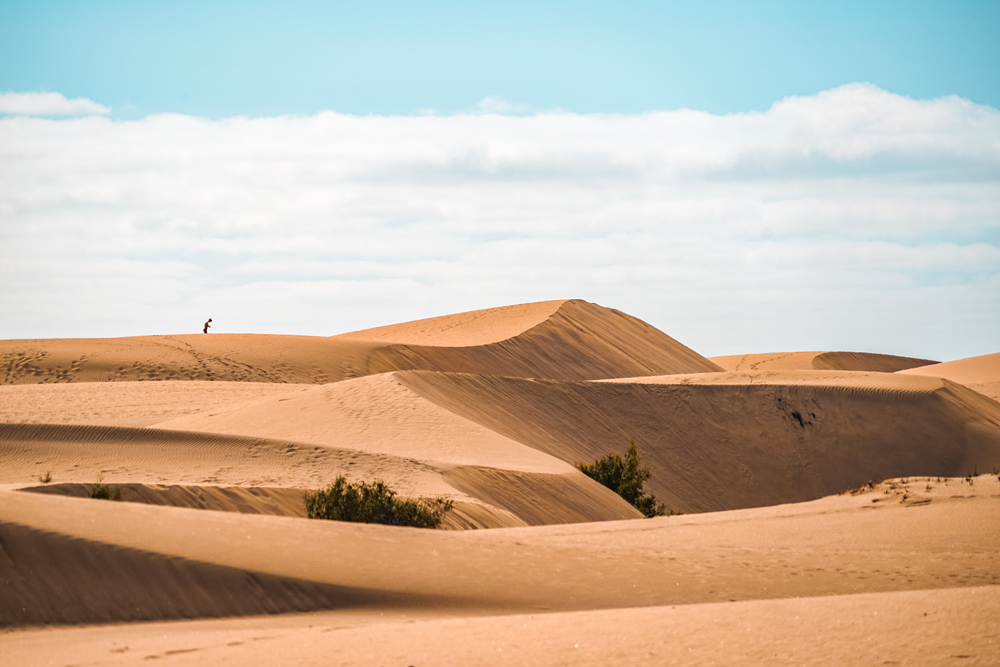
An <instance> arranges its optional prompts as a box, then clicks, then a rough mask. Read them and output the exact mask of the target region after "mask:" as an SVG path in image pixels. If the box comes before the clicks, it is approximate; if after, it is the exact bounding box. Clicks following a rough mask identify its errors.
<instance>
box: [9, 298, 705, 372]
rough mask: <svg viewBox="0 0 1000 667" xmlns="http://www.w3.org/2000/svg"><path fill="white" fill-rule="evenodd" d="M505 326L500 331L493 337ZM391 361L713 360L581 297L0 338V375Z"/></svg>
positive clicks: (313, 368)
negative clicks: (179, 329) (211, 327)
mask: <svg viewBox="0 0 1000 667" xmlns="http://www.w3.org/2000/svg"><path fill="white" fill-rule="evenodd" d="M465 325H467V326H468V327H469V328H468V330H466V329H465ZM364 336H370V338H364ZM500 336H506V338H501V339H499V340H496V339H497V338H498V337H500ZM394 370H437V371H450V372H457V373H481V374H490V375H510V376H517V377H538V378H549V379H559V380H593V379H600V378H609V377H622V376H635V375H662V374H665V373H700V372H708V371H717V370H720V369H719V367H718V366H716V365H715V364H713V363H712V362H710V361H708V360H707V359H705V358H704V357H702V356H701V355H699V354H697V353H696V352H694V351H693V350H691V349H689V348H687V347H685V346H684V345H682V344H680V343H678V342H677V341H676V340H674V339H673V338H670V337H669V336H667V335H666V334H664V333H663V332H661V331H659V330H657V329H655V328H653V327H651V326H649V325H648V324H646V323H645V322H642V321H641V320H638V319H635V318H634V317H630V316H628V315H625V314H624V313H620V312H618V311H616V310H611V309H609V308H603V307H601V306H597V305H595V304H591V303H587V302H586V301H554V302H544V303H541V304H527V305H524V306H509V307H506V308H494V309H490V310H488V311H476V312H473V313H463V314H460V315H453V316H447V317H443V318H434V319H432V320H421V321H418V322H412V323H407V324H398V325H393V326H389V327H382V328H379V329H372V330H368V331H362V332H356V333H350V334H342V335H340V336H335V337H333V338H321V337H312V336H270V335H257V334H253V335H251V334H208V335H203V334H201V335H199V334H190V335H181V336H142V337H137V338H106V339H85V340H74V339H43V340H14V341H0V373H2V375H0V384H39V383H53V382H108V381H150V380H212V381H218V380H224V381H233V382H281V383H306V384H324V383H328V382H337V381H340V380H345V379H350V378H354V377H361V376H365V375H372V374H376V373H384V372H388V371H394Z"/></svg>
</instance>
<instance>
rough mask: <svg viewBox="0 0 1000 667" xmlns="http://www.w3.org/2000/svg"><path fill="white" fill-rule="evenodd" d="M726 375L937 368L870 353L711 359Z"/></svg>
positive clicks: (913, 360)
mask: <svg viewBox="0 0 1000 667" xmlns="http://www.w3.org/2000/svg"><path fill="white" fill-rule="evenodd" d="M711 361H712V362H714V363H716V364H718V365H719V366H721V367H722V368H723V369H725V370H727V371H806V370H817V371H874V372H877V373H895V372H897V371H901V370H904V369H907V368H917V367H919V366H927V365H928V364H936V363H937V362H936V361H930V360H929V359H913V358H911V357H896V356H893V355H891V354H874V353H871V352H769V353H765V354H735V355H731V356H728V357H712V358H711Z"/></svg>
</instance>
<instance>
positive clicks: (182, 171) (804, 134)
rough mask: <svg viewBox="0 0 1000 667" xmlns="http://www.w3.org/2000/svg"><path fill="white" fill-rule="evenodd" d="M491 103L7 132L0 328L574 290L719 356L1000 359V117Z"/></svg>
mask: <svg viewBox="0 0 1000 667" xmlns="http://www.w3.org/2000/svg"><path fill="white" fill-rule="evenodd" d="M60 97H61V96H60ZM63 99H65V98H63ZM74 101H75V100H67V102H74ZM480 106H481V108H479V109H477V110H476V111H475V112H474V113H469V114H463V115H455V116H392V117H379V116H367V117H358V116H348V115H341V114H336V113H332V112H324V113H320V114H318V115H315V116H308V117H275V118H231V119H226V120H221V121H210V120H205V119H201V118H194V117H188V116H181V115H174V114H164V115H156V116H150V117H147V118H145V119H143V120H140V121H129V122H120V121H114V120H111V119H108V118H102V117H86V118H77V119H66V120H51V119H44V118H28V117H8V118H6V119H0V244H2V249H0V309H2V312H3V313H4V317H3V318H2V321H0V337H2V338H22V337H69V336H114V335H133V334H150V333H178V332H186V331H190V332H196V331H197V330H198V327H199V326H200V324H201V322H203V321H204V320H205V319H206V318H207V317H213V318H214V319H215V322H216V323H217V330H218V331H222V332H225V331H250V332H273V333H302V334H319V335H327V334H335V333H339V332H343V331H349V330H354V329H360V328H364V327H369V326H376V325H380V324H387V323H390V322H393V321H402V320H406V319H412V318H418V317H428V316H432V315H437V314H444V313H448V312H456V311H460V310H468V309H474V308H485V307H490V306H496V305H504V304H509V303H517V302H524V301H535V300H542V299H553V298H568V297H579V298H585V299H588V300H591V301H596V302H598V303H601V304H603V305H607V306H611V307H615V308H619V309H621V310H624V311H626V312H629V313H631V314H634V315H636V316H638V317H641V318H643V319H645V320H647V321H649V322H650V323H651V324H654V325H655V326H657V327H659V328H661V329H663V330H664V331H666V332H667V333H669V334H670V335H672V336H674V337H676V338H678V339H679V340H681V341H682V342H684V343H686V344H688V345H690V346H692V347H694V348H695V349H696V350H698V351H699V352H702V353H704V354H731V353H732V354H735V353H739V352H762V351H774V350H782V349H789V350H791V349H848V350H864V351H876V352H888V353H895V354H912V355H919V356H927V357H932V358H942V359H945V358H956V357H960V356H970V355H973V354H984V353H987V352H996V351H998V349H996V346H997V343H996V341H997V340H1000V297H998V295H1000V187H998V186H1000V111H998V110H996V109H993V108H991V107H984V106H979V105H975V104H973V103H971V102H969V101H966V100H963V99H960V98H957V97H948V98H941V99H935V100H929V101H916V100H912V99H908V98H903V97H899V96H896V95H893V94H891V93H888V92H885V91H883V90H880V89H878V88H875V87H873V86H870V85H865V84H853V85H848V86H843V87H841V88H837V89H833V90H829V91H825V92H822V93H820V94H818V95H814V96H809V97H789V98H786V99H783V100H780V101H778V102H776V103H775V104H774V105H773V106H772V107H771V108H770V109H769V110H768V111H766V112H763V113H746V114H733V115H726V116H717V115H711V114H708V113H703V112H699V111H692V110H677V111H663V112H651V113H645V114H641V115H628V116H624V115H579V114H569V113H562V112H553V113H537V114H535V115H527V116H524V115H518V116H511V115H503V113H501V112H503V111H505V110H507V109H506V107H504V108H501V106H497V105H494V106H492V107H488V108H487V107H482V105H480Z"/></svg>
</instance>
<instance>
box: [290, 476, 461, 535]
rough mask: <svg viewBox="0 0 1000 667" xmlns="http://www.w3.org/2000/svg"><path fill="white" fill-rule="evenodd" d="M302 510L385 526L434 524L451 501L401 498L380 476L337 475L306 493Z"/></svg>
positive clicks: (310, 514) (320, 516) (317, 516)
mask: <svg viewBox="0 0 1000 667" xmlns="http://www.w3.org/2000/svg"><path fill="white" fill-rule="evenodd" d="M303 499H304V500H305V503H306V514H307V515H308V517H309V518H310V519H328V520H331V521H353V522H356V523H381V524H385V525H387V526H412V527H414V528H437V527H439V526H440V525H441V519H442V518H443V517H444V515H445V514H446V513H447V512H448V511H450V510H451V508H452V506H453V505H454V502H453V501H451V500H442V499H440V498H439V499H437V500H435V501H433V502H428V501H423V500H421V501H413V500H401V499H399V498H397V497H396V492H395V491H393V490H392V489H390V488H389V487H388V486H386V485H385V483H384V482H382V481H381V480H375V481H374V482H371V483H368V482H358V483H357V484H351V483H350V482H348V481H347V479H346V478H345V477H344V476H343V475H340V476H338V477H337V479H336V480H335V481H334V482H333V484H331V485H330V486H328V487H327V488H326V489H323V490H321V491H316V492H314V493H306V494H305V496H304V497H303Z"/></svg>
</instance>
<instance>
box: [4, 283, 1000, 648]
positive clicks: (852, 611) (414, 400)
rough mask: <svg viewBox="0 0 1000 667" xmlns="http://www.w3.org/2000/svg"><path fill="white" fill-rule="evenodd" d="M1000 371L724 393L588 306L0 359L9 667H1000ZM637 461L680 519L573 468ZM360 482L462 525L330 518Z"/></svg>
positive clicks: (22, 347)
mask: <svg viewBox="0 0 1000 667" xmlns="http://www.w3.org/2000/svg"><path fill="white" fill-rule="evenodd" d="M998 360H1000V355H989V356H987V357H977V358H972V359H967V360H960V361H953V362H948V363H942V364H938V363H935V362H932V361H928V360H922V359H909V358H903V357H892V356H890V355H881V354H865V353H854V352H851V353H846V352H825V353H819V352H802V353H773V354H748V355H738V356H736V357H720V358H714V359H707V358H705V357H702V356H701V355H699V354H698V353H697V352H695V351H693V350H691V349H690V348H688V347H686V346H684V345H683V344H681V343H680V342H678V341H676V340H674V339H672V338H670V337H669V336H668V335H667V334H665V333H663V332H660V331H658V330H656V329H655V328H653V327H651V326H649V325H648V324H646V323H644V322H642V321H640V320H638V319H636V318H633V317H630V316H628V315H626V314H624V313H620V312H618V311H615V310H611V309H607V308H603V307H601V306H597V305H595V304H590V303H587V302H583V301H577V300H570V301H551V302H543V303H537V304H525V305H520V306H509V307H504V308H491V309H487V310H482V311H474V312H471V313H461V314H457V315H450V316H444V317H437V318H429V319H425V320H420V321H416V322H411V323H403V324H397V325H390V326H385V327H379V328H376V329H369V330H366V331H359V332H353V333H348V334H340V335H337V336H333V337H321V336H316V337H312V336H279V335H215V334H209V335H176V336H146V337H138V338H122V339H91V340H87V339H41V340H8V341H0V372H2V375H0V628H2V630H0V663H2V664H18V665H22V664H23V665H34V664H38V665H42V664H46V665H47V664H62V665H69V664H96V665H101V664H108V665H117V664H138V663H142V664H146V662H147V661H148V660H152V659H156V660H158V661H161V662H163V663H165V664H178V665H196V664H197V665H207V664H213V665H215V664H223V665H226V664H233V665H235V664H248V663H249V664H287V665H310V664H316V665H320V664H324V665H325V664H338V665H339V664H344V665H370V664H380V665H429V664H434V665H475V664H524V665H535V664H553V665H555V664H583V665H610V664H648V665H660V664H772V663H774V662H778V661H781V662H790V663H793V664H829V665H834V664H837V665H842V664H859V665H860V664H866V665H867V664H922V665H923V664H927V665H937V664H941V665H944V664H982V665H987V664H995V660H996V655H997V654H998V649H1000V633H998V632H997V630H996V628H997V627H1000V527H998V526H1000V524H998V522H997V521H996V517H997V515H998V511H1000V403H998V402H997V398H998V396H997V387H998V386H1000V363H998ZM630 442H635V443H636V445H637V446H638V448H639V451H640V453H641V455H642V458H643V462H644V464H645V465H647V466H648V467H649V469H650V471H651V473H652V477H651V478H650V479H649V480H648V482H647V483H646V488H647V490H648V491H650V492H652V493H654V494H655V495H656V496H657V498H658V499H659V500H661V501H662V502H664V503H665V504H666V505H668V506H669V507H670V509H671V510H672V511H673V512H680V513H681V514H680V515H675V516H664V517H657V518H652V519H644V518H643V517H642V515H641V513H639V512H638V511H637V510H636V509H635V508H633V507H632V506H631V505H629V504H628V503H627V502H625V501H624V500H623V499H622V498H620V497H619V496H618V495H617V494H615V493H614V492H612V491H611V490H609V489H607V488H605V487H604V486H602V485H600V484H598V483H597V482H595V481H593V480H591V479H590V478H589V477H587V476H586V475H584V474H583V473H581V472H580V471H579V470H578V469H577V467H576V465H577V464H578V463H583V462H590V461H593V460H594V459H595V458H597V457H599V456H601V455H603V454H605V453H607V452H608V451H611V450H615V451H619V452H621V451H624V450H625V448H626V447H627V446H628V444H629V443H630ZM337 475H345V476H346V477H347V478H348V479H350V480H356V481H362V480H365V481H370V480H374V479H382V480H384V481H385V482H387V483H388V484H389V485H390V486H391V487H392V488H394V489H396V490H397V491H398V492H399V493H400V494H401V495H403V496H405V497H411V498H429V499H430V498H446V499H450V500H452V501H453V502H454V509H453V510H452V511H451V512H449V513H448V515H446V518H445V521H444V523H443V525H442V529H439V530H428V529H415V528H400V527H390V526H379V525H368V524H354V523H342V522H331V521H318V520H311V519H308V518H306V517H305V510H304V504H303V502H302V494H303V493H304V492H305V491H309V490H315V489H318V488H321V487H323V486H325V485H326V484H328V483H330V482H332V481H333V479H334V478H335V477H336V476H337ZM99 480H100V481H102V482H103V483H105V484H109V485H113V486H115V487H116V488H118V489H120V491H121V493H122V500H123V501H124V502H111V501H107V500H95V499H91V498H90V497H89V494H90V488H91V487H92V485H94V484H95V483H97V482H98V481H99Z"/></svg>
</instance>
